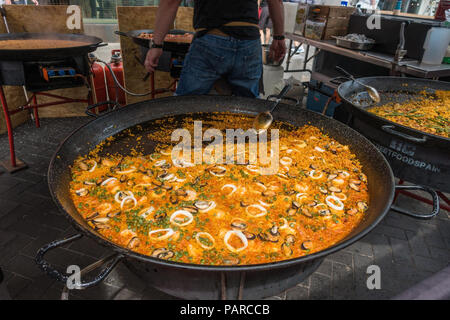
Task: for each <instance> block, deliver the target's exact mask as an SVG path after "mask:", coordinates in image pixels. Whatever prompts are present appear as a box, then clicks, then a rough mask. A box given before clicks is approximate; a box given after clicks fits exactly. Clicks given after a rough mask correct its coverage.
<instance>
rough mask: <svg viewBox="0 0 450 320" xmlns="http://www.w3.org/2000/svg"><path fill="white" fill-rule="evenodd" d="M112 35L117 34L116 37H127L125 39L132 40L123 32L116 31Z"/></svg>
mask: <svg viewBox="0 0 450 320" xmlns="http://www.w3.org/2000/svg"><path fill="white" fill-rule="evenodd" d="M114 33H115V34H117V35H118V36H122V37H127V38H130V39H133V38H132V37H130V35H129V34H128V33H126V32H123V31H118V30H116V31H114Z"/></svg>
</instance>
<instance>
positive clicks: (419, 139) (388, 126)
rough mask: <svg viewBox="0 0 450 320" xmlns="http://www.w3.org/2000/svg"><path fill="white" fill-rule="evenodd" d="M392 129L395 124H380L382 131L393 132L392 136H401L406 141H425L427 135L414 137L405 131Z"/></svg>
mask: <svg viewBox="0 0 450 320" xmlns="http://www.w3.org/2000/svg"><path fill="white" fill-rule="evenodd" d="M394 129H395V126H392V125H388V124H386V125H384V126H381V130H383V131H384V132H387V133H390V134H393V135H394V136H397V137H400V138H403V139H405V140H408V141H411V142H415V143H425V142H427V137H426V136H423V137H422V138H416V137H413V136H410V135H408V134H406V133H402V132H398V131H395V130H394Z"/></svg>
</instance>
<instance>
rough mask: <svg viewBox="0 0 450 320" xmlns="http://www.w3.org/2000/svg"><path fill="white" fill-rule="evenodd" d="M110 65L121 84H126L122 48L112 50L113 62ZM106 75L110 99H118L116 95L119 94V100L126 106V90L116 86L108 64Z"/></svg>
mask: <svg viewBox="0 0 450 320" xmlns="http://www.w3.org/2000/svg"><path fill="white" fill-rule="evenodd" d="M108 65H109V66H110V67H111V69H112V71H113V72H114V75H115V76H116V78H117V80H118V81H119V83H120V85H121V86H124V75H123V62H122V56H121V54H120V50H113V51H112V52H111V62H110V63H109V64H108ZM105 76H106V83H107V86H108V95H109V100H111V101H116V95H118V98H117V101H118V102H119V104H120V105H121V106H124V105H125V104H126V100H125V92H123V90H122V89H120V88H119V87H117V88H116V83H115V82H114V79H113V77H112V75H111V71H109V69H108V68H107V67H106V66H105Z"/></svg>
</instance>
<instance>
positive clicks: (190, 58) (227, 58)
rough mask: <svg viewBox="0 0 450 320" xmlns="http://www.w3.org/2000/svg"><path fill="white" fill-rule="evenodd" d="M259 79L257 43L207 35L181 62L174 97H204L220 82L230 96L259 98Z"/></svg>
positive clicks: (259, 61) (257, 41) (260, 56)
mask: <svg viewBox="0 0 450 320" xmlns="http://www.w3.org/2000/svg"><path fill="white" fill-rule="evenodd" d="M261 75H262V51H261V41H260V40H259V39H258V40H238V39H235V38H232V37H221V36H216V35H211V34H207V35H204V36H203V37H200V38H197V39H195V40H194V41H193V43H192V45H191V48H190V49H189V53H188V54H187V56H186V59H185V61H184V66H183V70H182V72H181V77H180V81H179V83H178V88H177V92H176V94H177V95H180V96H181V95H202V94H208V93H209V92H210V91H211V89H212V87H213V85H214V83H215V82H216V81H217V80H218V79H220V78H222V77H223V78H224V79H225V80H227V81H228V83H229V84H230V86H231V88H232V90H233V95H237V96H244V97H253V98H254V97H258V96H259V80H260V78H261Z"/></svg>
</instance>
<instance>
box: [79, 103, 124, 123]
mask: <svg viewBox="0 0 450 320" xmlns="http://www.w3.org/2000/svg"><path fill="white" fill-rule="evenodd" d="M104 105H107V106H108V108H109V109H111V107H110V106H114V108H113V109H112V110H110V111H109V112H106V113H103V114H96V113H94V112H92V110H94V109H96V108H98V107H101V106H104ZM120 107H121V105H120V104H119V103H118V102H117V101H103V102H99V103H96V104H92V105H90V106H88V107H87V108H86V111H85V113H86V114H87V115H88V116H90V117H93V118H96V119H97V118H100V117H102V116H104V115H106V114H108V113H110V112H113V111H114V110H115V109H117V108H120Z"/></svg>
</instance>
